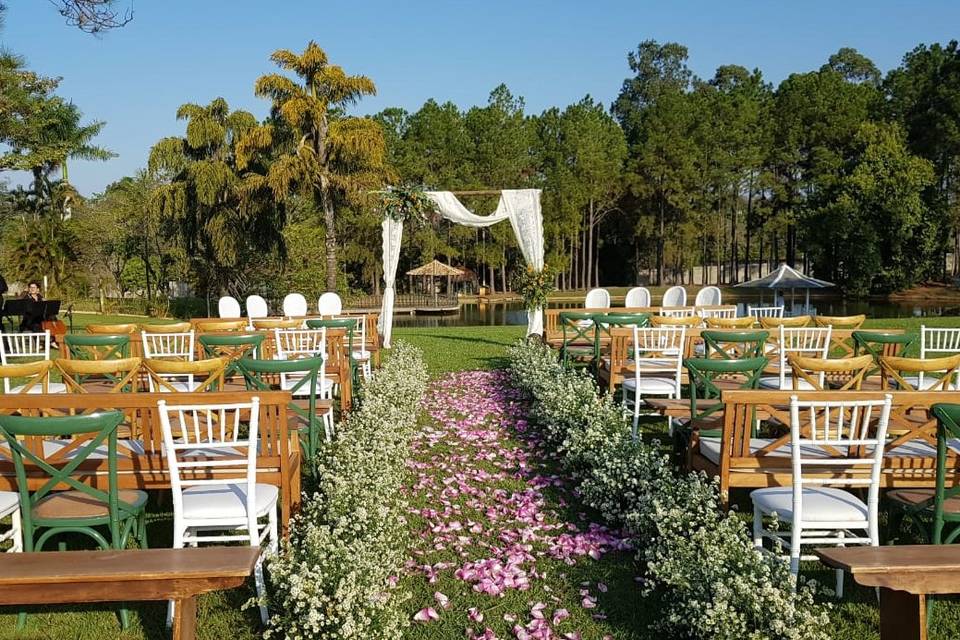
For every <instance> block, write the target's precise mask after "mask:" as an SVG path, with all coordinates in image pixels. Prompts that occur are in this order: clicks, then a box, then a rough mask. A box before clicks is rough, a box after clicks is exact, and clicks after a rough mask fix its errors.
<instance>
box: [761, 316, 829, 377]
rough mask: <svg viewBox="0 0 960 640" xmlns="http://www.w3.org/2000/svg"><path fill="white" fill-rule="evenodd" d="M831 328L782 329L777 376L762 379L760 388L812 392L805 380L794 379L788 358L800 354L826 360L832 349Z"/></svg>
mask: <svg viewBox="0 0 960 640" xmlns="http://www.w3.org/2000/svg"><path fill="white" fill-rule="evenodd" d="M830 332H831V328H830V327H802V328H794V327H784V326H781V327H780V333H779V337H778V339H777V345H776V355H777V356H778V365H777V375H776V376H773V375H771V376H765V377H763V378H761V379H760V385H759V386H760V387H761V388H765V389H780V390H800V391H810V390H811V389H810V386H809V384H808V383H807V382H805V381H804V380H803V379H797V378H795V377H793V374H792V372H790V373H789V374H788V371H790V367H789V366H788V364H787V357H788V356H789V355H791V354H799V355H804V356H807V357H813V358H826V357H827V354H828V352H829V349H830Z"/></svg>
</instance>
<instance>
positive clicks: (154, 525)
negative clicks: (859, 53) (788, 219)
mask: <svg viewBox="0 0 960 640" xmlns="http://www.w3.org/2000/svg"><path fill="white" fill-rule="evenodd" d="M171 321H172V320H171ZM93 322H99V323H118V322H137V323H142V322H163V320H157V319H149V320H148V319H146V318H143V317H139V316H98V315H93V314H76V316H75V317H74V330H75V331H80V330H82V329H83V327H85V326H86V325H87V324H89V323H93ZM921 324H926V325H928V326H960V318H903V319H892V320H884V319H874V320H870V321H868V322H867V323H866V325H865V327H864V328H880V327H887V328H904V329H907V330H908V331H911V332H919V328H920V325H921ZM524 329H525V328H524V327H521V326H510V327H487V326H485V327H444V328H403V327H401V328H397V329H395V330H394V336H395V339H396V340H406V341H408V342H410V343H412V344H414V345H416V346H418V347H420V348H421V349H422V350H423V352H424V356H425V358H426V361H427V364H428V367H429V370H430V373H431V375H439V374H442V373H443V372H447V371H457V370H464V369H490V368H497V367H501V366H503V365H504V363H505V358H506V351H505V349H506V347H507V346H508V345H510V344H511V343H513V342H514V341H515V340H517V339H520V338H522V337H523V333H524ZM386 357H389V353H387V354H386ZM663 426H664V425H662V424H661V423H659V422H651V423H649V424H648V425H647V426H646V428H647V429H648V430H649V431H650V432H659V431H662V430H663ZM734 501H735V502H739V503H741V504H742V505H748V504H749V498H747V496H746V493H745V492H744V494H743V495H740V496H735V497H734ZM152 504H153V509H152V510H151V513H152V518H151V524H150V543H151V545H152V546H155V547H162V546H168V545H169V544H170V533H169V527H170V520H171V517H172V516H171V514H170V513H169V508H170V507H169V501H167V502H165V503H160V504H159V505H158V504H157V502H156V497H154V498H153V499H152ZM632 562H633V561H632V559H631V558H630V557H629V556H628V555H626V554H613V555H611V556H609V558H605V559H604V560H603V561H601V562H598V563H594V564H592V565H584V566H583V567H580V566H578V567H577V568H576V569H573V570H571V571H568V572H567V574H568V576H567V577H568V579H569V580H570V581H575V582H571V583H570V584H571V585H572V586H570V585H568V587H569V588H570V589H575V587H576V586H577V585H579V583H580V582H581V581H591V580H592V581H594V582H596V581H598V580H602V581H605V582H607V583H608V584H609V585H610V588H611V589H610V591H611V593H613V594H616V595H618V596H620V597H622V598H623V601H622V603H614V602H613V601H611V600H609V599H608V600H607V604H606V605H605V609H606V612H607V613H608V614H609V615H610V618H611V622H614V623H616V626H618V627H620V629H621V630H623V631H621V632H619V633H616V634H615V636H616V637H617V638H646V637H649V635H648V634H647V633H646V632H645V631H644V629H645V627H646V623H647V622H649V620H650V616H651V615H652V613H651V611H652V610H655V608H654V609H651V607H650V606H649V605H648V606H645V603H644V601H643V600H642V599H641V598H640V595H639V592H638V591H636V589H635V588H634V585H633V584H632V576H633V575H634V570H633V567H632V566H631V563H632ZM807 569H808V570H807V571H806V575H809V576H814V577H817V578H818V579H822V581H823V582H824V584H827V585H832V581H833V574H832V572H829V571H826V570H823V569H822V568H819V567H818V565H816V564H811V565H809V566H808V567H807ZM554 586H555V587H556V588H557V589H561V588H564V587H563V585H560V584H557V585H554ZM415 588H416V589H417V591H418V592H419V591H420V590H421V589H423V590H426V589H427V588H428V587H427V586H426V585H416V586H415ZM430 588H432V585H431V587H430ZM443 588H445V589H449V590H451V591H454V590H455V589H457V588H459V587H458V585H456V584H452V583H451V584H449V585H448V584H444V585H443ZM251 595H252V589H251V588H250V586H249V585H248V587H247V588H245V589H239V590H234V591H230V592H224V593H219V594H216V593H215V594H208V595H206V596H202V597H201V599H200V612H199V627H198V637H199V638H204V639H207V640H248V639H252V638H256V637H259V635H260V630H259V624H258V620H257V616H256V612H255V611H251V610H241V606H242V604H243V603H244V602H245V601H246V600H247V599H248V598H249V597H250V596H251ZM427 595H429V594H427ZM422 596H423V594H421V593H417V597H418V599H421V597H422ZM651 604H652V603H651ZM132 610H133V613H134V615H132V616H131V620H132V623H133V624H132V627H131V629H129V630H128V631H126V632H124V633H121V632H120V630H119V625H118V623H117V619H116V617H115V615H114V614H113V613H112V612H111V611H107V610H104V609H103V608H102V607H100V606H98V605H92V606H88V607H69V608H68V607H56V608H55V609H51V610H48V611H35V612H34V613H33V614H32V615H31V616H30V618H29V620H28V626H27V629H26V630H25V631H24V632H22V633H17V632H15V630H14V624H15V620H16V616H15V611H14V610H13V609H10V608H5V609H4V608H0V640H3V639H5V638H26V639H29V640H40V639H53V638H57V639H60V638H63V639H70V640H81V639H87V638H89V639H99V638H122V639H124V640H141V639H145V640H159V639H161V638H166V637H168V636H167V633H168V632H167V631H166V630H165V629H164V626H163V619H164V611H165V607H164V605H163V604H157V603H147V604H144V603H138V604H134V605H132ZM831 617H832V622H833V626H832V631H831V632H832V636H833V637H834V638H837V639H838V640H861V639H872V638H877V637H878V634H877V631H876V630H877V628H878V620H879V619H878V615H877V606H876V599H875V597H874V592H873V590H870V589H862V588H859V587H856V586H854V585H853V584H852V582H851V581H850V580H848V582H847V594H846V595H845V598H844V600H843V602H841V603H838V604H837V605H836V606H835V607H834V610H833V613H832V614H831ZM431 631H432V630H431V629H430V628H429V627H415V628H413V629H411V631H410V634H409V637H415V638H436V639H437V640H442V639H445V638H447V637H460V634H458V635H449V634H448V633H446V632H449V633H452V629H445V630H444V632H440V628H439V627H438V628H437V629H436V631H437V632H440V633H431ZM461 634H462V630H461ZM930 637H931V638H936V639H942V640H946V639H948V638H958V637H960V603H958V602H957V601H956V600H955V599H950V600H946V601H941V602H938V603H937V605H936V606H935V607H934V612H933V615H932V617H931V628H930ZM584 640H587V638H586V636H585V637H584Z"/></svg>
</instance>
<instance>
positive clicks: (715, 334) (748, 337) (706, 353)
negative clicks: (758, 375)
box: [700, 330, 770, 360]
mask: <svg viewBox="0 0 960 640" xmlns="http://www.w3.org/2000/svg"><path fill="white" fill-rule="evenodd" d="M700 337H701V338H703V357H704V358H714V359H720V360H740V359H744V358H760V357H762V356H763V352H764V347H765V346H766V344H767V340H768V339H769V337H770V333H769V332H767V331H710V330H704V331H701V332H700Z"/></svg>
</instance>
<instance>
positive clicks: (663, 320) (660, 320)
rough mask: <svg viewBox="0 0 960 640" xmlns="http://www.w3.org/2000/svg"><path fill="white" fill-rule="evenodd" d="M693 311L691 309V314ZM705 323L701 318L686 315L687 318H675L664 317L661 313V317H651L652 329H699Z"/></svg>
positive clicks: (672, 316)
mask: <svg viewBox="0 0 960 640" xmlns="http://www.w3.org/2000/svg"><path fill="white" fill-rule="evenodd" d="M692 311H693V309H692V307H691V313H692ZM702 323H703V319H702V318H701V317H700V316H695V315H686V316H678V315H677V316H675V315H663V312H662V311H661V313H660V315H655V316H650V326H651V327H689V328H693V327H699V326H700V325H701V324H702Z"/></svg>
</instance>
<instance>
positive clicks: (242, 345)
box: [197, 333, 266, 380]
mask: <svg viewBox="0 0 960 640" xmlns="http://www.w3.org/2000/svg"><path fill="white" fill-rule="evenodd" d="M265 339H266V336H265V335H263V334H262V333H241V334H236V335H222V334H219V335H218V334H203V333H201V334H200V336H199V337H198V338H197V340H198V341H199V342H200V346H201V348H202V349H203V353H204V355H205V356H206V357H207V358H226V359H227V367H226V369H225V370H224V372H223V378H224V380H227V379H229V378H231V377H233V374H234V373H236V371H237V365H236V362H237V360H239V359H240V358H245V357H252V358H257V357H259V354H260V352H261V350H262V348H263V341H264V340H265Z"/></svg>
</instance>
